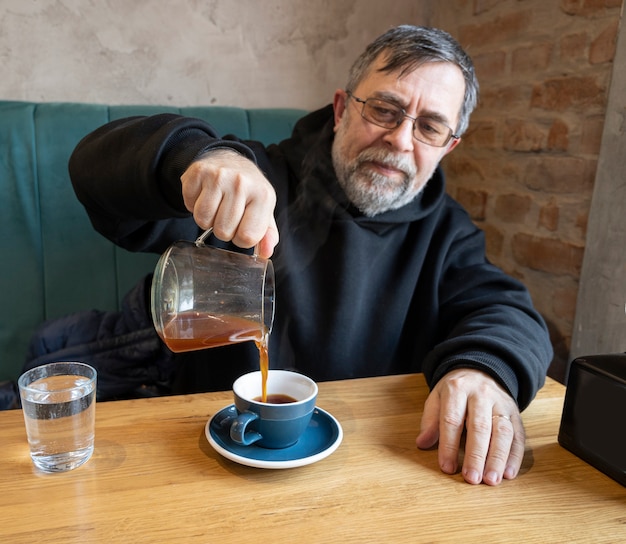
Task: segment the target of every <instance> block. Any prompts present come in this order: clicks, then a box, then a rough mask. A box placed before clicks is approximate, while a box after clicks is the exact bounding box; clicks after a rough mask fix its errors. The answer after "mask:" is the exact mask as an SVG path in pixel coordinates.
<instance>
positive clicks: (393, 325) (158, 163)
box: [70, 26, 552, 485]
mask: <svg viewBox="0 0 626 544" xmlns="http://www.w3.org/2000/svg"><path fill="white" fill-rule="evenodd" d="M477 94H478V84H477V82H476V79H475V75H474V70H473V66H472V62H471V60H470V59H469V57H468V56H467V55H466V54H465V52H464V51H463V50H462V49H461V47H460V46H459V45H458V44H457V43H456V42H455V41H454V40H453V39H452V38H451V37H450V36H449V35H448V34H447V33H445V32H442V31H440V30H437V29H431V28H423V27H415V26H400V27H397V28H393V29H391V30H390V31H388V32H386V33H385V34H383V35H382V36H380V37H379V38H378V39H376V40H375V41H374V42H373V43H372V44H370V45H369V46H368V47H367V49H366V50H365V52H364V53H363V54H362V55H361V56H360V57H359V58H358V59H357V61H356V62H355V64H354V66H353V67H352V69H351V72H350V75H349V80H348V83H347V85H346V88H345V89H339V90H337V91H336V92H335V94H334V98H333V104H332V106H330V105H329V106H327V107H325V108H323V109H321V110H319V111H315V112H313V113H311V114H309V115H307V116H305V117H304V118H303V119H301V120H300V121H299V123H298V124H297V126H296V127H295V130H294V132H293V135H292V137H291V138H289V139H287V140H285V141H283V142H281V143H280V144H278V145H272V146H269V147H267V148H266V147H264V146H263V145H262V144H260V143H259V142H253V141H243V140H241V139H238V138H237V137H236V136H224V137H221V136H219V135H218V134H216V132H215V130H214V129H213V128H212V127H211V126H210V125H208V124H207V123H205V122H203V121H201V120H198V119H192V118H185V117H181V116H176V115H170V114H165V115H157V116H153V117H136V118H130V119H124V120H121V121H116V122H113V123H110V124H108V125H105V126H104V127H101V128H100V129H98V130H96V131H95V132H93V133H92V134H90V135H88V136H87V137H86V138H85V139H84V140H83V141H82V142H81V143H80V144H79V145H78V146H77V148H76V150H75V152H74V154H73V156H72V159H71V161H70V173H71V176H72V181H73V184H74V187H75V191H76V193H77V195H78V197H79V199H80V200H81V202H82V203H83V204H84V206H85V208H86V209H87V211H88V213H89V215H90V217H91V220H92V223H93V224H94V226H95V228H96V229H97V230H98V231H99V232H101V233H102V234H103V235H104V236H106V237H108V238H109V239H111V240H113V241H114V242H115V243H117V244H119V245H121V246H123V247H126V248H128V249H131V250H134V251H153V252H162V251H164V250H165V248H166V247H167V246H168V245H169V244H170V243H172V242H173V241H174V240H177V239H181V238H183V239H190V240H191V239H194V238H195V237H196V236H197V235H198V234H199V233H200V232H201V230H203V229H206V228H208V227H212V228H213V233H214V235H215V237H216V240H214V243H217V244H219V243H220V241H222V242H230V243H232V244H234V245H235V246H238V247H239V248H251V247H253V246H256V245H258V247H259V252H260V255H261V256H265V257H269V256H272V260H273V262H274V267H275V270H276V314H275V322H274V328H273V331H272V334H271V338H270V361H271V365H272V366H273V367H280V368H291V369H296V370H298V371H300V372H302V373H304V374H307V375H309V376H311V377H312V378H314V379H316V380H328V379H342V378H354V377H363V376H373V375H382V374H391V373H408V372H424V374H425V376H426V378H427V380H428V383H429V385H430V387H431V393H430V395H429V397H428V399H427V401H426V404H425V407H424V412H423V416H422V421H421V430H420V432H419V435H418V436H417V446H418V447H419V448H430V447H433V446H435V445H436V444H437V443H438V448H439V463H440V466H441V469H442V470H443V471H444V472H445V473H448V474H452V473H455V472H456V471H457V470H459V458H460V454H459V452H460V449H461V448H462V447H463V444H464V449H465V453H464V456H463V463H462V467H461V470H462V474H463V477H464V478H465V480H466V481H467V482H469V483H473V484H477V483H480V482H484V483H487V484H490V485H497V484H499V483H500V482H501V481H502V478H506V479H511V478H515V477H516V475H517V474H518V472H519V469H520V466H521V463H522V459H523V456H524V442H525V437H524V428H523V425H522V420H521V417H520V410H521V409H523V408H525V407H526V406H527V405H528V403H529V402H530V401H531V400H532V398H533V397H534V395H535V394H536V392H537V390H538V389H539V388H540V387H541V386H542V385H543V382H544V379H545V373H546V370H547V367H548V365H549V362H550V359H551V355H552V350H551V347H550V343H549V339H548V335H547V331H546V327H545V324H544V322H543V320H542V319H541V317H540V316H539V315H538V313H537V312H536V311H535V310H534V309H533V306H532V303H531V300H530V297H529V295H528V293H527V291H526V290H525V289H524V287H523V286H522V285H520V284H519V283H518V282H517V281H515V280H514V279H512V278H510V277H508V276H507V275H505V274H504V273H503V272H502V271H501V270H499V269H497V268H496V267H494V266H493V265H491V264H490V263H489V262H488V261H487V259H486V257H485V250H484V237H483V234H482V232H481V231H480V230H479V229H478V228H476V227H475V226H474V224H473V223H472V221H471V220H470V219H469V217H468V215H467V214H466V212H465V211H464V210H463V209H462V208H461V207H460V206H459V204H457V203H456V202H454V201H453V200H452V199H451V198H450V197H449V196H448V195H447V194H446V192H445V183H444V178H443V174H442V171H441V169H440V168H439V162H440V161H441V159H442V158H443V157H444V156H445V155H446V154H447V153H450V152H451V151H452V150H453V149H454V148H455V147H456V146H457V145H458V144H459V142H460V141H461V135H462V134H463V133H464V131H465V130H466V128H467V125H468V122H469V116H470V114H471V112H472V110H473V108H474V107H475V105H476V101H477ZM279 235H280V238H279ZM279 240H280V241H279ZM248 347H249V346H248ZM178 358H179V366H178V369H177V376H176V377H175V383H176V384H178V385H177V391H192V390H193V391H199V390H209V389H219V388H228V387H229V386H230V383H231V381H232V379H233V378H234V377H236V376H237V375H239V374H241V373H243V372H245V371H247V370H249V369H250V368H255V367H258V352H256V351H255V349H254V346H252V349H247V348H246V347H245V344H240V345H234V346H226V347H222V348H215V349H212V350H206V351H203V352H195V353H188V354H180V355H178ZM390 402H392V399H390Z"/></svg>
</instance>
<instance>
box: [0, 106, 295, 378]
mask: <svg viewBox="0 0 626 544" xmlns="http://www.w3.org/2000/svg"><path fill="white" fill-rule="evenodd" d="M163 112H170V113H181V114H183V115H188V116H192V117H198V118H201V119H204V120H206V121H208V122H210V123H211V124H212V125H213V126H214V127H215V128H216V130H217V131H218V132H220V133H222V134H226V133H233V134H237V135H238V136H240V137H242V138H249V139H254V140H259V141H261V142H264V143H266V144H269V143H273V142H278V141H280V140H282V139H284V138H285V137H287V136H288V135H289V134H290V133H291V130H292V129H293V126H294V124H295V122H296V121H297V119H299V118H300V117H301V116H302V115H303V114H304V111H302V110H292V109H241V108H231V107H217V106H206V107H202V106H196V107H184V108H175V107H170V106H164V107H161V106H126V105H122V106H107V105H96V104H81V103H32V102H15V101H0V191H1V193H0V195H1V196H0V198H1V203H2V204H1V207H0V210H1V213H0V259H1V260H2V263H1V267H2V271H1V272H0V296H1V297H2V300H4V303H3V305H2V308H1V315H0V381H1V380H15V379H16V378H17V376H18V374H19V372H20V369H21V368H22V365H23V363H24V360H25V356H26V350H27V346H28V343H29V340H30V337H31V335H32V333H33V331H34V330H35V329H36V328H37V326H38V325H39V324H40V323H41V322H43V321H44V320H47V319H52V318H55V317H59V316H62V315H66V314H68V313H72V312H76V311H81V310H88V309H100V310H115V309H119V304H120V301H121V299H122V297H123V296H124V294H125V293H126V292H127V291H128V290H129V289H130V288H131V287H132V286H133V285H134V284H135V283H136V282H137V280H139V278H141V277H142V276H143V275H144V274H146V273H147V272H150V271H152V270H153V269H154V265H155V263H156V260H157V258H158V256H157V255H146V254H133V253H129V252H127V251H125V250H123V249H120V248H118V247H115V246H114V245H113V244H111V243H110V242H109V241H107V240H106V239H104V238H103V237H102V236H100V235H99V234H97V233H96V232H95V231H94V230H93V228H92V226H91V223H90V222H89V219H88V218H87V214H86V213H85V211H84V210H83V208H82V206H81V205H80V204H79V202H78V201H77V199H76V197H75V195H74V192H73V190H72V186H71V183H70V180H69V176H68V171H67V163H68V159H69V156H70V154H71V153H72V151H73V149H74V147H75V146H76V144H77V143H78V141H79V140H80V139H81V138H82V137H83V136H85V135H86V134H87V133H89V132H91V131H92V130H94V129H96V128H97V127H99V126H101V125H103V124H104V123H106V122H108V121H111V120H114V119H119V118H120V117H127V116H131V115H150V114H155V113H163Z"/></svg>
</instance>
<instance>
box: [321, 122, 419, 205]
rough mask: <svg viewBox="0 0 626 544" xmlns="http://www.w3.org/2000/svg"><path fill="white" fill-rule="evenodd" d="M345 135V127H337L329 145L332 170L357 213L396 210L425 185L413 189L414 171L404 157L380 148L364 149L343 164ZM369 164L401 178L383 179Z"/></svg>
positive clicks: (412, 165) (411, 198)
mask: <svg viewBox="0 0 626 544" xmlns="http://www.w3.org/2000/svg"><path fill="white" fill-rule="evenodd" d="M346 132H347V131H346V126H345V124H341V125H340V127H339V129H338V131H337V134H336V135H335V141H334V142H333V148H332V158H333V166H334V167H335V173H336V174H337V180H338V181H339V185H340V186H341V188H342V189H343V190H344V192H345V193H346V196H347V197H348V198H349V199H350V202H352V204H354V206H356V207H357V208H358V209H359V210H360V211H361V213H363V214H364V215H365V216H367V217H373V216H375V215H378V214H381V213H383V212H386V211H389V210H396V209H398V208H401V207H402V206H405V205H406V204H408V203H409V202H411V201H412V200H414V199H415V197H417V195H419V194H420V192H421V191H422V190H423V188H424V186H425V185H426V184H425V183H423V184H421V185H419V186H416V176H417V170H416V168H415V165H414V164H412V163H411V162H410V161H409V160H408V159H407V158H406V157H402V156H398V155H394V154H393V153H390V152H389V151H387V150H385V149H382V148H368V149H365V150H363V151H361V153H359V155H358V156H357V157H356V158H355V159H354V160H353V161H352V162H348V161H346V160H345V159H344V155H345V153H344V152H343V148H342V142H343V141H344V138H346V137H349V136H347V135H346ZM372 161H373V162H377V163H380V164H384V165H387V166H390V167H393V168H395V169H398V170H400V171H401V172H402V173H403V174H404V175H403V176H402V178H401V179H400V180H397V179H392V178H390V177H387V176H384V175H382V174H380V173H378V172H376V171H373V170H371V169H370V168H369V167H368V163H370V162H372ZM429 177H430V176H429Z"/></svg>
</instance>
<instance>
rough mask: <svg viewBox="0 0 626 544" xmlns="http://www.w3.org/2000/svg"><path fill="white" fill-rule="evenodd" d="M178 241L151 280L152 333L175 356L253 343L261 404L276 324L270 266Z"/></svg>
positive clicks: (197, 242) (254, 258) (203, 237)
mask: <svg viewBox="0 0 626 544" xmlns="http://www.w3.org/2000/svg"><path fill="white" fill-rule="evenodd" d="M212 230H213V229H207V230H206V231H204V232H203V233H202V234H201V235H200V236H199V237H198V238H197V239H196V240H195V242H188V241H178V242H175V243H174V244H172V245H171V246H170V247H169V248H168V249H167V250H166V251H165V253H163V255H161V258H160V259H159V261H158V262H157V265H156V267H155V271H154V276H153V279H152V290H151V310H152V319H153V322H154V326H155V329H156V331H157V333H158V334H159V336H160V337H161V339H162V340H163V342H165V344H166V345H167V346H168V347H169V348H170V349H171V350H172V351H174V352H183V351H193V350H200V349H206V348H210V347H217V346H223V345H228V344H234V343H238V342H246V341H250V340H253V341H254V342H255V343H256V345H257V347H258V349H259V360H260V368H261V372H262V376H263V384H262V391H263V399H265V398H266V395H267V383H266V382H267V374H268V369H269V358H268V344H269V335H270V333H271V330H272V324H273V320H274V286H275V283H274V267H273V265H272V262H271V260H269V259H263V258H261V257H259V256H258V246H257V248H255V250H254V254H253V255H247V254H244V253H238V252H234V251H229V250H225V249H219V248H216V247H212V246H209V245H205V240H206V239H207V238H208V237H209V235H210V234H211V232H212Z"/></svg>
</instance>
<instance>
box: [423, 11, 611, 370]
mask: <svg viewBox="0 0 626 544" xmlns="http://www.w3.org/2000/svg"><path fill="white" fill-rule="evenodd" d="M621 3H622V2H621V0H548V1H546V0H449V1H447V2H445V4H444V3H438V4H434V5H433V13H432V20H431V22H432V24H433V25H434V26H438V27H440V28H443V29H445V30H447V31H448V32H450V33H451V34H452V35H453V36H455V37H456V38H457V39H458V40H459V42H460V43H461V44H462V45H463V46H464V47H465V48H466V50H467V51H468V52H469V54H470V55H471V56H472V58H473V59H474V62H475V65H476V71H477V74H478V78H479V81H480V84H481V99H480V103H479V107H478V108H477V110H476V112H475V113H474V115H473V117H472V121H471V124H470V128H469V130H468V132H467V133H466V135H465V137H464V138H463V141H462V142H461V145H460V146H459V147H457V149H456V150H455V151H454V152H453V153H451V154H450V155H449V156H448V157H447V158H446V159H445V160H444V168H445V170H446V172H447V175H448V183H449V192H450V193H451V194H452V195H453V196H454V197H456V198H457V199H458V200H459V201H460V202H461V203H462V204H464V205H465V206H466V208H467V209H468V210H469V211H470V213H471V214H472V217H473V219H474V220H475V221H476V223H477V224H478V225H479V226H480V227H481V228H483V229H484V231H485V233H486V238H487V248H488V255H489V257H490V259H491V260H492V261H493V262H494V263H495V264H497V265H498V266H500V267H501V268H503V269H504V270H506V271H507V272H508V273H510V274H512V275H513V276H515V277H518V278H519V279H521V280H522V281H523V282H524V283H525V284H526V285H527V286H528V288H529V289H530V291H531V294H532V296H533V300H534V302H535V305H536V306H537V308H538V309H539V311H540V312H541V313H542V314H543V316H544V317H545V318H546V320H547V322H548V324H549V327H550V331H551V336H552V341H553V345H554V348H555V353H556V356H555V359H554V362H553V364H552V367H551V369H550V375H551V376H552V377H555V378H557V379H560V380H562V379H563V372H564V368H565V364H566V363H567V360H568V357H569V346H570V342H571V335H572V327H573V323H574V315H575V311H576V297H577V293H578V281H579V276H580V271H581V265H582V258H583V253H584V248H585V234H586V224H587V217H588V213H589V207H590V202H591V195H592V190H593V184H594V177H595V171H596V166H597V162H598V156H599V151H600V144H601V135H602V126H603V122H604V113H605V110H606V103H607V98H608V91H609V85H610V79H611V70H612V67H613V66H612V60H613V56H614V52H615V41H616V37H617V32H618V25H619V18H620V10H621ZM529 341H532V339H529Z"/></svg>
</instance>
